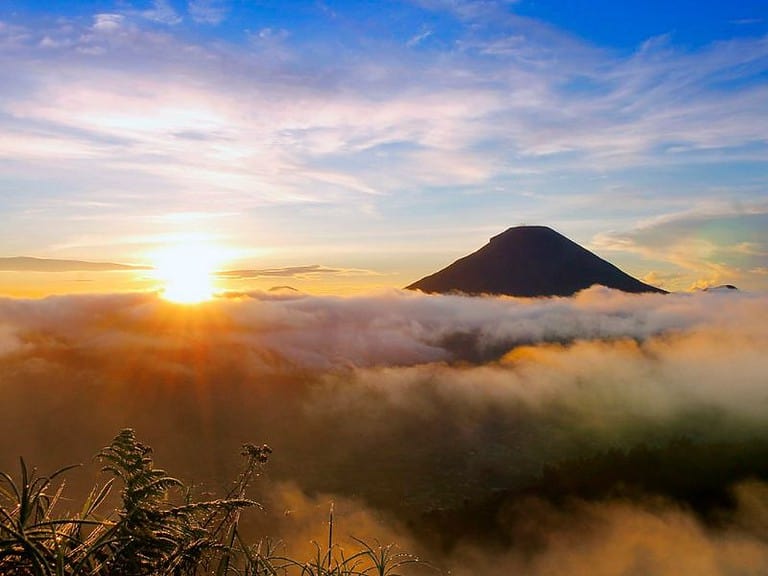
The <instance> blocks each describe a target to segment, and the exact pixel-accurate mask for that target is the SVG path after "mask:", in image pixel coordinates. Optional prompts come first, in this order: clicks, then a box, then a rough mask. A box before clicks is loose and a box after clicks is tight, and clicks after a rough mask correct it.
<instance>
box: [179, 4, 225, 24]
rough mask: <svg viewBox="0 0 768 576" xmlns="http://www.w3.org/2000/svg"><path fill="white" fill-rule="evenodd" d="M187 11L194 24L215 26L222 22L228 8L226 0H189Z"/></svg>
mask: <svg viewBox="0 0 768 576" xmlns="http://www.w3.org/2000/svg"><path fill="white" fill-rule="evenodd" d="M187 10H188V11H189V15H190V16H191V17H192V19H193V20H194V21H195V22H201V23H204V24H214V25H215V24H220V23H221V22H222V21H224V19H225V18H226V17H227V14H228V13H229V10H230V6H229V1H228V0H190V1H189V4H188V6H187Z"/></svg>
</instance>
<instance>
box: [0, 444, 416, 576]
mask: <svg viewBox="0 0 768 576" xmlns="http://www.w3.org/2000/svg"><path fill="white" fill-rule="evenodd" d="M270 452H271V450H270V448H269V447H268V446H266V445H263V446H254V445H252V444H246V445H244V447H243V452H242V455H243V456H244V458H245V463H244V466H243V470H242V471H241V473H240V475H239V476H238V478H237V479H236V480H235V482H234V484H233V486H232V488H231V489H230V490H229V492H228V493H227V494H226V495H225V497H223V498H221V499H217V500H204V501H198V500H195V499H194V498H193V496H192V495H191V492H190V491H189V490H188V489H186V488H185V487H184V485H183V484H182V483H181V482H180V481H179V480H177V479H176V478H173V477H171V476H168V475H167V474H166V473H165V471H164V470H160V469H158V468H155V467H154V464H153V461H152V456H151V449H150V448H149V447H148V446H145V445H144V444H142V443H141V442H139V441H138V440H136V437H135V435H134V432H133V431H132V430H130V429H126V430H123V431H122V432H120V434H118V435H117V436H116V437H115V439H114V440H113V441H112V443H111V444H110V445H109V446H107V447H105V448H103V449H102V450H101V451H100V452H99V454H98V456H97V458H98V459H99V460H100V461H101V462H102V463H103V464H104V470H105V471H107V472H109V473H111V474H112V475H113V476H114V477H113V478H112V479H110V480H109V481H108V482H107V483H106V484H105V485H104V486H101V487H99V486H97V487H95V488H94V489H93V490H92V491H91V493H90V495H89V496H88V497H87V498H86V499H85V501H84V502H83V505H82V507H81V508H80V510H79V512H77V513H75V514H62V515H57V511H56V507H57V503H58V502H59V501H60V499H61V495H62V489H63V483H62V484H59V485H58V486H56V485H55V482H56V481H57V479H58V478H59V477H61V476H62V475H63V474H64V473H66V472H67V471H68V470H70V469H71V468H72V467H71V466H70V467H67V468H63V469H61V470H58V471H57V472H55V473H53V474H51V475H50V476H38V475H37V474H36V472H35V471H34V470H32V471H30V470H29V469H28V468H27V466H26V464H25V463H24V460H23V459H22V460H21V469H20V476H19V478H18V479H16V480H14V478H12V477H11V476H10V475H8V474H6V473H3V472H0V574H3V575H7V576H28V575H29V576H64V575H72V576H74V575H89V576H107V575H108V576H113V575H114V576H129V575H130V576H145V575H146V576H150V575H152V576H165V575H168V576H171V575H173V576H176V575H179V576H181V575H202V574H211V575H215V576H226V575H235V574H236V575H238V576H289V575H294V574H297V575H300V576H362V575H377V576H398V575H399V574H401V572H400V569H401V568H403V567H405V566H408V565H410V564H417V563H419V561H418V559H417V558H416V557H414V556H411V555H410V554H405V553H402V552H397V550H396V549H395V548H394V546H393V545H389V546H379V545H376V546H371V545H369V544H367V543H365V542H363V541H357V542H358V543H359V545H360V549H359V550H358V551H357V552H356V553H354V554H352V555H350V556H345V555H344V553H343V551H342V550H340V549H339V548H337V547H335V546H334V544H333V532H332V530H333V520H332V516H331V524H330V531H329V541H328V547H327V548H324V547H321V546H319V545H316V555H315V557H313V558H311V559H309V560H308V561H305V562H302V561H299V560H295V559H292V558H289V557H286V556H281V555H278V554H277V553H276V551H275V550H274V548H273V547H272V546H271V545H270V544H269V542H268V541H262V542H259V543H258V544H256V545H248V544H247V543H246V542H244V540H243V538H242V537H241V534H240V532H239V530H238V526H239V520H240V513H241V512H242V511H243V509H245V508H249V507H253V506H258V504H257V503H256V502H254V501H253V500H250V499H248V498H246V496H245V494H246V490H247V488H248V485H249V483H250V482H251V480H252V479H253V478H254V477H256V476H257V475H258V473H259V471H260V470H261V468H262V467H263V466H264V464H265V463H266V462H267V459H268V457H269V454H270ZM115 480H119V482H120V483H122V486H123V488H122V491H121V493H120V498H121V501H122V506H121V508H120V509H119V510H112V511H110V512H109V513H107V514H105V515H103V514H102V513H101V512H100V507H101V506H102V504H104V501H105V500H106V499H107V497H108V495H109V494H110V492H111V491H112V488H113V485H114V483H115ZM172 492H175V493H177V494H178V495H179V496H178V497H177V498H176V499H175V500H174V499H173V498H172V497H171V496H172Z"/></svg>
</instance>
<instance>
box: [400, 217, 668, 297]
mask: <svg viewBox="0 0 768 576" xmlns="http://www.w3.org/2000/svg"><path fill="white" fill-rule="evenodd" d="M594 284H600V285H602V286H607V287H608V288H615V289H616V290H622V291H624V292H660V293H664V292H665V291H664V290H661V289H660V288H656V287H654V286H651V285H649V284H645V283H643V282H641V281H640V280H638V279H636V278H633V277H632V276H630V275H629V274H626V273H625V272H622V271H621V270H619V269H618V268H617V267H616V266H614V265H613V264H611V263H610V262H607V261H605V260H603V259H602V258H600V257H599V256H597V255H595V254H593V253H592V252H590V251H589V250H587V249H585V248H582V247H581V246H579V245H578V244H576V243H575V242H573V241H571V240H569V239H568V238H566V237H565V236H563V235H562V234H560V233H558V232H555V231H554V230H552V229H551V228H548V227H546V226H518V227H515V228H510V229H508V230H507V231H506V232H502V233H501V234H499V235H497V236H494V237H493V238H491V240H490V241H489V242H488V244H486V245H485V246H483V247H482V248H480V250H478V251H477V252H474V253H472V254H470V255H469V256H465V257H464V258H460V259H459V260H456V262H454V263H453V264H451V265H450V266H448V267H446V268H443V269H442V270H440V271H439V272H435V273H434V274H431V275H430V276H426V277H424V278H422V279H421V280H419V281H418V282H414V283H413V284H411V285H410V286H406V289H407V290H421V291H423V292H437V293H449V292H462V293H465V294H505V295H509V296H523V297H535V296H570V295H572V294H575V293H576V292H578V291H579V290H583V289H585V288H589V287H590V286H592V285H594Z"/></svg>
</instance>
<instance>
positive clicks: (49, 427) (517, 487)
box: [0, 289, 768, 574]
mask: <svg viewBox="0 0 768 576" xmlns="http://www.w3.org/2000/svg"><path fill="white" fill-rule="evenodd" d="M766 313H768V300H766V298H765V297H764V296H755V295H748V294H743V293H740V294H733V293H724V294H719V293H699V294H689V295H626V294H621V293H617V292H612V291H608V290H603V289H592V290H589V291H586V292H583V293H580V294H579V295H578V296H576V297H575V298H568V299H564V298H554V299H543V300H517V299H508V298H466V297H458V296H425V295H421V294H413V293H404V292H398V291H393V292H388V293H382V294H378V295H371V296H366V297H354V298H353V297H349V298H340V297H327V298H320V297H310V296H304V295H298V294H264V293H255V294H251V295H238V296H236V297H235V296H233V297H232V298H229V299H221V300H217V301H214V302H210V303H208V304H204V305H201V306H199V307H196V308H184V307H178V306H174V305H172V304H169V303H166V302H163V301H161V300H158V299H156V298H154V297H152V296H147V295H122V296H107V295H105V296H80V297H56V298H48V299H45V300H38V301H33V300H12V299H5V300H0V377H1V378H2V379H1V380H0V384H1V385H2V389H3V400H4V406H6V410H5V413H4V417H3V419H2V420H1V421H0V434H2V437H3V438H5V439H6V442H4V444H3V446H2V449H0V463H1V464H2V469H4V470H10V469H13V467H14V465H15V458H16V457H17V456H18V455H19V454H23V455H25V457H26V458H27V460H28V461H29V462H31V463H34V464H35V465H37V466H38V467H40V468H41V469H43V470H49V469H50V468H51V467H53V466H58V465H63V464H68V463H71V462H72V461H88V459H89V458H90V456H91V455H92V454H93V453H95V452H96V451H97V450H98V448H99V447H100V446H101V445H103V444H106V443H107V442H108V441H109V439H110V438H111V436H112V435H113V434H114V433H115V432H116V431H117V430H118V429H119V428H120V427H123V426H131V427H134V428H135V429H136V430H137V432H138V434H139V436H140V437H141V438H143V439H144V440H145V441H147V443H149V444H150V445H152V446H153V447H154V448H155V458H156V460H157V462H158V463H159V464H160V465H162V466H163V467H164V468H166V469H168V470H170V471H172V472H173V473H174V474H176V475H178V476H181V477H183V478H187V479H191V480H194V481H195V482H200V483H202V484H203V486H204V487H210V488H215V487H216V486H217V485H220V483H221V482H223V481H224V479H225V478H227V477H230V476H231V475H232V473H233V471H234V469H235V466H236V464H237V463H236V460H235V456H234V454H235V453H236V452H237V447H238V446H239V445H240V443H242V442H244V441H253V442H267V443H269V444H270V445H271V446H272V447H273V449H274V454H273V458H272V460H271V461H270V464H269V468H268V474H267V477H266V478H265V479H264V484H263V485H262V488H263V491H264V492H263V494H260V495H259V497H260V498H261V499H262V500H264V502H265V505H266V508H267V512H266V516H264V517H263V518H262V519H258V518H257V519H256V520H254V522H255V524H256V525H257V526H256V527H255V528H254V530H258V526H261V525H262V524H263V526H264V527H265V529H267V528H268V529H269V530H272V531H277V532H278V536H283V537H285V538H286V540H287V541H289V542H290V543H291V544H292V545H295V546H303V545H305V544H306V542H307V539H308V538H310V535H311V534H312V533H313V530H316V531H317V532H316V533H315V534H316V535H314V536H311V537H314V538H321V537H322V530H323V529H322V526H321V525H319V524H318V523H319V522H320V519H321V518H323V515H324V514H325V513H326V512H327V508H325V505H326V504H327V502H328V501H329V500H330V499H334V500H336V501H338V502H339V503H340V504H339V506H340V508H339V509H340V510H344V512H343V513H340V516H339V522H340V526H342V528H340V534H348V533H350V532H351V533H353V534H354V533H357V534H360V532H364V533H365V534H364V535H366V536H368V535H373V536H375V535H376V534H378V535H379V536H381V537H382V538H390V537H392V538H395V537H396V538H397V539H398V540H400V541H401V542H402V543H404V544H406V545H409V546H412V547H413V548H414V549H415V550H417V551H420V552H423V553H424V554H426V555H428V556H429V557H431V558H433V559H435V560H436V561H437V562H438V563H439V564H440V565H441V566H445V567H451V568H452V569H453V570H454V572H455V573H460V574H464V573H466V574H493V573H497V571H498V567H499V566H505V567H509V570H513V569H514V570H521V571H523V572H525V573H531V574H547V573H551V572H552V569H553V566H556V565H557V566H564V568H563V571H565V572H568V573H579V571H583V570H585V569H586V567H587V566H592V567H593V569H594V571H595V573H597V574H617V573H627V574H634V573H637V574H674V573H680V571H683V572H686V571H688V570H690V569H694V568H696V567H700V570H701V573H706V574H737V573H756V572H757V571H758V570H759V569H763V568H765V567H766V565H768V564H767V563H768V548H767V547H766V545H765V540H764V539H765V534H767V533H768V532H766V529H765V526H768V517H766V516H765V515H764V514H763V511H764V510H765V509H766V506H767V504H766V502H768V497H767V496H766V494H768V489H766V487H765V486H764V485H763V484H762V483H761V480H762V479H765V478H768V467H767V466H766V465H765V462H767V461H768V421H766V419H765V416H764V414H765V405H766V402H768V395H766V391H765V374H766V368H768V366H766V358H765V350H766V345H768V331H767V329H766V326H765V323H764V322H763V321H762V320H763V319H764V318H765V317H766ZM230 454H232V457H230ZM89 470H90V469H89V468H87V469H86V470H84V471H83V472H82V477H80V478H79V479H78V478H75V479H73V484H72V485H71V486H70V489H71V490H76V489H77V487H78V486H79V485H82V484H85V483H87V482H89V481H90V480H92V478H93V474H94V472H92V471H89ZM356 531H357V532H356ZM609 551H610V552H609ZM672 551H675V553H674V554H673V553H672ZM739 570H741V571H739Z"/></svg>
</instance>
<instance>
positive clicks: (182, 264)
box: [152, 242, 221, 304]
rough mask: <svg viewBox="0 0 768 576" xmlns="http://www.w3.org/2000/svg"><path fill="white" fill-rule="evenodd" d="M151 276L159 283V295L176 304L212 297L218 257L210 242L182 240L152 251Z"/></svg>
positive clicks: (190, 302) (191, 302)
mask: <svg viewBox="0 0 768 576" xmlns="http://www.w3.org/2000/svg"><path fill="white" fill-rule="evenodd" d="M152 260H153V262H154V274H153V275H154V276H155V278H157V280H158V281H159V282H160V283H161V284H162V292H161V294H162V297H163V298H165V299H166V300H169V301H171V302H176V303H179V304H196V303H199V302H204V301H206V300H210V299H211V298H213V295H214V292H215V289H216V287H215V285H214V275H215V272H216V269H217V267H218V265H219V262H220V260H221V258H219V257H218V254H217V252H216V250H215V248H214V247H213V246H211V245H207V244H201V243H196V242H193V243H182V244H176V245H173V246H169V247H167V248H163V249H161V250H159V251H157V252H155V254H154V255H153V258H152Z"/></svg>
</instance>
